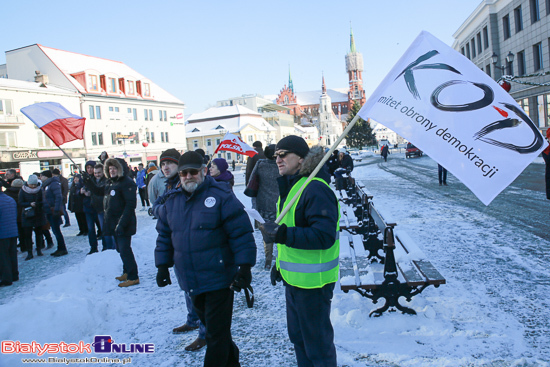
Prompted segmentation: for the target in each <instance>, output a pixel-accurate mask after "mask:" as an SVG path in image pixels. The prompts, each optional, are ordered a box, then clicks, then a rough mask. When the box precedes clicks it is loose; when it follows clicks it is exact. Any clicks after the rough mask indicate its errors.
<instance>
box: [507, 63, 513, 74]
mask: <svg viewBox="0 0 550 367" xmlns="http://www.w3.org/2000/svg"><path fill="white" fill-rule="evenodd" d="M506 75H514V63H513V62H510V61H506Z"/></svg>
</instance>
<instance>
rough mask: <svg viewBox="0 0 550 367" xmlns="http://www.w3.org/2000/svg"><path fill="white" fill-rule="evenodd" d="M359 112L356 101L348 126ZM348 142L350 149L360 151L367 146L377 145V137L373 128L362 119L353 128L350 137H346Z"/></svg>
mask: <svg viewBox="0 0 550 367" xmlns="http://www.w3.org/2000/svg"><path fill="white" fill-rule="evenodd" d="M359 110H360V106H359V103H357V101H355V102H354V103H353V106H352V107H351V111H350V112H349V114H348V119H347V122H348V124H349V123H350V122H351V120H353V118H354V117H355V115H357V113H358V112H359ZM346 142H347V145H348V147H352V148H359V149H361V148H362V147H364V146H367V145H376V137H375V136H374V133H373V132H372V127H371V126H370V123H369V122H368V121H365V120H363V119H362V118H360V119H359V120H358V121H357V122H356V123H355V125H354V126H353V127H352V128H351V130H350V132H349V133H348V136H346Z"/></svg>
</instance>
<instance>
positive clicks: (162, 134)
mask: <svg viewBox="0 0 550 367" xmlns="http://www.w3.org/2000/svg"><path fill="white" fill-rule="evenodd" d="M160 141H161V142H162V143H164V132H162V131H161V132H160Z"/></svg>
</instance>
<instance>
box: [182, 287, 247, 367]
mask: <svg viewBox="0 0 550 367" xmlns="http://www.w3.org/2000/svg"><path fill="white" fill-rule="evenodd" d="M233 297H234V292H233V291H232V290H231V289H229V288H225V289H220V290H217V291H212V292H206V293H201V294H199V295H198V296H191V300H192V301H193V307H194V308H195V310H196V311H197V315H198V316H199V319H200V320H201V322H202V324H203V325H204V326H206V354H205V355H204V367H226V366H227V367H240V363H239V348H237V346H236V345H235V343H233V339H232V338H231V318H232V317H233Z"/></svg>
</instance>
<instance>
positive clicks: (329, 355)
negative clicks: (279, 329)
mask: <svg viewBox="0 0 550 367" xmlns="http://www.w3.org/2000/svg"><path fill="white" fill-rule="evenodd" d="M334 285H335V283H330V284H327V285H325V286H324V287H322V288H314V289H303V288H298V287H294V286H291V285H289V284H285V286H286V287H285V288H286V290H285V296H286V322H287V328H288V336H289V337H290V341H291V342H292V343H293V344H294V351H295V352H296V360H297V361H298V367H336V348H335V347H334V330H333V329H332V324H331V322H330V305H331V302H332V294H333V291H334Z"/></svg>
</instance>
